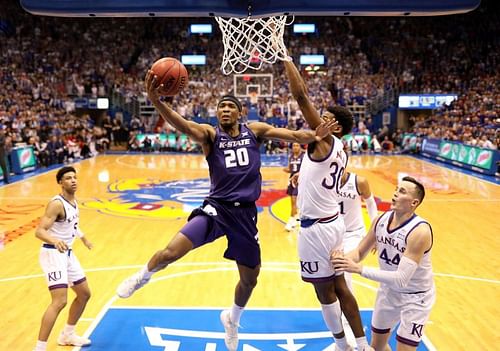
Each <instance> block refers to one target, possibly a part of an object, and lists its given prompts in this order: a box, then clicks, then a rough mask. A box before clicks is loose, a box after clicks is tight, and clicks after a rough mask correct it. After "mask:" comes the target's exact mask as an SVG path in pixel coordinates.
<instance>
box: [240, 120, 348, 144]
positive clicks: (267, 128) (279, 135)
mask: <svg viewBox="0 0 500 351" xmlns="http://www.w3.org/2000/svg"><path fill="white" fill-rule="evenodd" d="M337 124H338V122H337V121H336V120H334V119H330V120H328V121H322V123H320V124H319V125H318V126H317V128H316V130H315V131H311V130H290V129H286V128H275V127H273V126H271V125H269V124H267V123H262V122H254V123H252V124H250V125H249V126H250V128H251V129H252V131H253V132H254V133H255V135H257V136H258V137H260V138H263V139H275V140H284V141H288V142H297V143H300V144H310V143H312V142H315V141H320V140H322V139H323V138H325V137H327V136H329V135H330V134H331V133H330V130H331V128H333V127H334V126H335V125H337Z"/></svg>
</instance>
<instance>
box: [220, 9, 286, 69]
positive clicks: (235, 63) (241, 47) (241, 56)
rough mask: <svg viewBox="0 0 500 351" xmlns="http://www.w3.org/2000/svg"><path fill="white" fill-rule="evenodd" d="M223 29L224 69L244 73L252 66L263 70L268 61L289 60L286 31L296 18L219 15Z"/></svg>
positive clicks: (222, 66)
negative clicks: (225, 16)
mask: <svg viewBox="0 0 500 351" xmlns="http://www.w3.org/2000/svg"><path fill="white" fill-rule="evenodd" d="M215 19H216V20H217V23H218V24H219V28H220V30H221V32H222V43H223V44H224V56H223V57H222V65H221V69H222V72H223V73H224V74H226V75H229V74H231V73H238V74H239V73H243V72H245V71H246V70H247V69H248V68H250V69H254V70H260V69H261V68H262V65H263V64H264V63H268V64H273V63H275V62H276V61H277V60H281V61H289V60H290V59H289V57H288V54H287V50H286V46H285V43H284V42H283V34H284V33H285V26H286V25H290V24H292V22H293V17H291V20H289V21H287V16H275V17H266V18H252V17H245V18H235V17H230V18H223V17H215Z"/></svg>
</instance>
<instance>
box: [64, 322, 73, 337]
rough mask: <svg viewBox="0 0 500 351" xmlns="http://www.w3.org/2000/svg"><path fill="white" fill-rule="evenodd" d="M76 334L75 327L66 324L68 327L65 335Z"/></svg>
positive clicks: (65, 329) (65, 328)
mask: <svg viewBox="0 0 500 351" xmlns="http://www.w3.org/2000/svg"><path fill="white" fill-rule="evenodd" d="M74 332H75V326H74V325H69V324H66V326H65V327H64V330H63V333H64V334H66V335H71V334H73V333H74Z"/></svg>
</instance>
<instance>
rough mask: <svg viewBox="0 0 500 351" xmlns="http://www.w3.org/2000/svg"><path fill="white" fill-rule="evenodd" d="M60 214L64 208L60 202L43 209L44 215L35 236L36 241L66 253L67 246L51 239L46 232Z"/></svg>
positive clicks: (52, 202) (60, 241)
mask: <svg viewBox="0 0 500 351" xmlns="http://www.w3.org/2000/svg"><path fill="white" fill-rule="evenodd" d="M62 213H64V208H63V205H62V203H61V201H58V200H54V201H51V202H49V204H48V205H47V208H46V209H45V213H44V215H43V216H42V219H41V220H40V224H39V225H38V227H37V228H36V230H35V236H36V237H37V238H38V239H40V240H42V241H43V242H46V243H47V244H51V245H54V246H55V247H56V249H57V250H59V252H64V251H66V250H67V249H68V246H67V245H66V243H65V242H64V241H62V240H58V239H56V238H54V237H52V236H51V235H50V234H49V232H48V230H49V228H50V227H52V225H53V224H54V222H55V221H56V219H57V217H58V216H59V215H60V214H62Z"/></svg>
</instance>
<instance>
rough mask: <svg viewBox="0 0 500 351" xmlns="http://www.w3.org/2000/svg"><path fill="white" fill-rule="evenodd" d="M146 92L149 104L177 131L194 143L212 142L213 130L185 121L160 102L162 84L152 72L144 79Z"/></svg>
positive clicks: (208, 126) (207, 126)
mask: <svg viewBox="0 0 500 351" xmlns="http://www.w3.org/2000/svg"><path fill="white" fill-rule="evenodd" d="M145 86H146V92H147V93H148V98H149V100H151V103H152V104H153V105H154V106H155V107H156V109H157V110H158V112H159V113H160V115H161V116H162V118H163V119H164V120H165V121H167V122H168V123H170V124H171V125H173V126H174V127H175V128H176V129H177V130H178V131H180V132H181V133H184V134H186V135H188V136H189V137H191V138H192V139H193V140H194V141H196V142H198V143H200V144H205V143H207V142H208V141H209V140H213V138H214V136H215V130H214V128H213V127H212V126H210V125H208V124H198V123H195V122H192V121H187V120H186V119H185V118H184V117H182V116H181V115H180V114H178V113H177V112H175V111H174V110H173V109H172V108H171V107H170V106H169V105H168V104H166V103H164V102H162V101H161V100H160V94H159V90H160V89H161V87H162V84H159V82H158V81H157V77H156V76H155V74H154V73H153V71H151V70H149V71H148V73H147V74H146V79H145Z"/></svg>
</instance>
